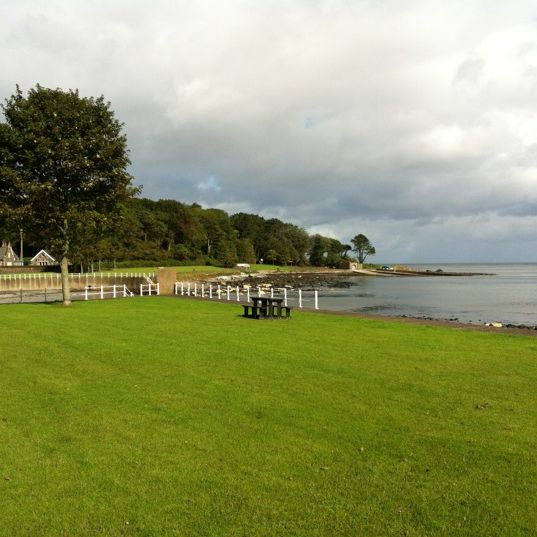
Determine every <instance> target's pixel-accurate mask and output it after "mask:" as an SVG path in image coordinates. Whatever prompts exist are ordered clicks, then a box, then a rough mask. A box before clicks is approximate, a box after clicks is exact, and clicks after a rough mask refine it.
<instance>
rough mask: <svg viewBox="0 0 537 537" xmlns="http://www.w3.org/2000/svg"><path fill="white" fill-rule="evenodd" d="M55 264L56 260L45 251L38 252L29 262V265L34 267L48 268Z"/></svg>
mask: <svg viewBox="0 0 537 537" xmlns="http://www.w3.org/2000/svg"><path fill="white" fill-rule="evenodd" d="M57 264H58V263H57V262H56V260H55V259H54V258H53V257H52V256H51V255H50V254H49V253H48V252H47V251H46V250H39V252H37V254H35V255H34V257H32V259H31V261H30V265H33V266H34V267H35V266H38V267H48V266H50V265H57Z"/></svg>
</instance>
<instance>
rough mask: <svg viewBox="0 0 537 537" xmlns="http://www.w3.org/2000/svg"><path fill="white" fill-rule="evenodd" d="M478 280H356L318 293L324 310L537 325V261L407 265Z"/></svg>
mask: <svg viewBox="0 0 537 537" xmlns="http://www.w3.org/2000/svg"><path fill="white" fill-rule="evenodd" d="M407 266H409V267H412V268H415V269H419V270H430V271H431V272H435V271H437V270H438V269H440V270H442V271H444V272H465V273H466V272H471V273H485V274H486V275H476V276H422V277H420V276H391V277H374V276H353V277H348V278H344V279H342V280H340V281H338V283H337V284H336V285H334V286H333V287H332V286H328V287H323V288H321V289H320V290H319V306H320V307H321V308H322V309H327V310H338V311H349V312H356V313H366V314H373V315H386V316H408V317H417V318H430V319H440V320H451V321H458V322H464V323H479V324H482V323H487V322H501V323H503V324H513V325H526V326H535V325H537V263H517V264H515V263H494V264H492V263H487V264H477V263H465V264H451V263H444V264H420V265H407Z"/></svg>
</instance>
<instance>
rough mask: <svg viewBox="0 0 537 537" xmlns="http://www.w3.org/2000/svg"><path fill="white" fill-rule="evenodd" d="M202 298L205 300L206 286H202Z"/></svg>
mask: <svg viewBox="0 0 537 537" xmlns="http://www.w3.org/2000/svg"><path fill="white" fill-rule="evenodd" d="M201 298H205V284H203V283H202V284H201Z"/></svg>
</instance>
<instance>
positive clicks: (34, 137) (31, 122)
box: [0, 85, 134, 304]
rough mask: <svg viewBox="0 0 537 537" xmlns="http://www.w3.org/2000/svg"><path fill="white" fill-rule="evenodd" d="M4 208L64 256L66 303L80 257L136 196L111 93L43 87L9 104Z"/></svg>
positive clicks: (1, 157) (0, 181) (1, 136)
mask: <svg viewBox="0 0 537 537" xmlns="http://www.w3.org/2000/svg"><path fill="white" fill-rule="evenodd" d="M2 110H3V112H4V116H5V119H6V121H5V122H3V123H0V200H1V205H0V211H1V212H2V213H3V214H4V216H5V219H6V220H7V221H8V222H11V223H15V222H17V223H18V225H21V226H22V227H24V229H25V232H26V233H27V234H29V235H30V238H31V239H33V240H34V241H42V243H45V244H46V245H47V247H48V248H50V249H51V251H52V252H53V254H54V255H55V256H58V257H60V258H61V259H62V274H63V276H64V277H63V278H62V281H63V291H64V303H66V304H68V303H69V302H70V297H69V286H68V277H67V271H68V261H71V262H74V261H76V260H77V259H78V258H80V257H82V256H83V255H84V249H85V248H87V246H88V245H89V244H92V247H95V245H96V244H97V243H98V242H99V241H100V240H102V239H103V237H105V236H106V234H107V232H110V231H111V230H112V229H113V228H114V225H115V224H116V220H117V219H116V216H117V215H118V214H119V212H118V208H119V206H120V205H121V204H122V203H124V202H125V201H127V200H128V199H129V197H131V195H132V194H133V193H134V189H133V188H132V187H131V181H132V177H131V176H130V175H129V173H128V172H127V166H128V164H129V158H128V150H127V140H126V136H125V134H123V132H122V127H123V126H122V124H121V123H119V121H118V120H117V119H116V118H115V117H114V113H113V112H112V110H111V109H110V103H108V102H106V101H105V100H104V97H98V98H93V97H81V96H80V95H79V92H78V91H77V90H69V91H63V90H61V89H48V88H44V87H42V86H39V85H37V86H36V87H35V88H32V89H30V90H29V91H28V93H27V95H24V94H23V92H22V91H21V90H20V88H19V87H18V86H17V90H16V92H15V94H14V95H12V96H11V97H10V98H8V99H7V100H6V102H5V104H4V105H3V106H2Z"/></svg>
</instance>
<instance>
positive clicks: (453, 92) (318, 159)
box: [0, 0, 537, 261]
mask: <svg viewBox="0 0 537 537" xmlns="http://www.w3.org/2000/svg"><path fill="white" fill-rule="evenodd" d="M0 21H2V22H0V47H1V50H2V51H3V53H2V55H1V56H0V69H1V72H2V77H1V79H0V93H1V94H2V95H4V96H6V97H7V96H8V95H10V94H11V93H13V90H14V86H15V83H19V84H21V86H22V87H23V89H27V88H29V87H31V86H33V85H35V83H37V82H39V83H41V84H43V85H45V86H50V87H56V86H59V87H64V88H70V87H78V88H80V90H81V92H82V93H83V94H91V95H99V94H104V95H105V96H106V98H107V99H109V100H110V101H111V102H112V107H113V109H114V110H116V112H117V115H118V117H119V118H120V119H121V120H122V121H124V122H125V124H126V129H127V133H128V136H129V142H130V147H131V150H132V152H131V157H132V161H133V167H132V168H133V173H134V174H135V176H136V177H137V180H138V181H139V182H140V183H143V184H144V194H145V195H147V196H151V197H166V198H169V197H175V198H177V199H180V200H183V201H186V202H193V201H199V202H202V203H206V204H210V205H212V206H219V207H222V208H226V210H230V211H233V210H235V209H236V210H242V211H253V212H260V213H262V214H264V215H266V216H272V215H274V216H278V217H281V218H285V219H287V220H291V221H294V222H296V223H299V224H302V225H305V226H307V227H308V228H309V229H311V230H325V232H327V233H328V232H331V233H333V234H334V235H335V236H337V237H338V238H340V239H341V240H344V241H348V240H349V239H350V237H352V236H353V235H355V234H356V233H358V232H365V231H367V232H368V233H366V234H368V236H369V234H370V235H372V236H377V237H378V238H377V242H379V247H377V251H379V252H382V251H384V252H391V253H393V255H394V256H396V255H397V256H402V257H405V256H406V260H407V261H411V260H412V256H414V258H416V259H420V260H426V258H427V257H428V256H429V257H430V260H433V261H434V260H435V259H438V258H440V257H441V256H442V255H443V253H444V252H445V248H444V247H443V243H444V242H445V241H451V242H450V245H451V246H450V255H452V256H456V257H458V258H459V259H462V257H464V256H468V257H467V258H466V259H472V255H474V256H475V257H476V258H479V259H483V258H484V257H487V256H489V258H490V259H494V256H495V255H499V254H498V250H497V249H495V248H494V245H493V243H494V241H493V238H494V237H496V238H498V237H502V240H503V237H506V239H505V240H506V241H507V242H509V240H510V241H511V243H510V244H511V246H510V247H509V248H508V249H507V250H508V251H509V252H510V253H511V254H512V255H515V254H517V251H518V250H517V245H519V254H518V258H519V259H522V258H527V259H529V258H532V256H533V254H532V249H530V248H528V242H527V241H528V240H530V238H528V237H529V236H530V235H531V233H532V231H533V229H534V228H533V227H532V226H533V225H534V223H535V222H534V221H533V218H534V217H535V215H536V214H537V199H536V192H537V189H536V187H537V174H536V171H535V170H536V166H537V163H536V156H537V149H536V148H537V134H536V132H537V128H536V127H537V104H536V103H537V101H536V100H535V94H536V92H535V89H536V87H537V24H536V22H535V11H534V6H533V5H532V2H526V1H516V2H509V3H507V2H500V1H493V0H487V1H486V0H473V1H471V2H467V1H462V0H454V1H453V2H441V1H439V0H438V1H436V0H433V1H425V0H410V1H408V2H400V1H395V0H379V1H378V2H365V1H356V2H345V1H343V0H338V1H336V0H325V1H321V0H319V1H306V0H303V1H297V2H293V3H292V4H289V3H284V2H281V1H277V0H270V1H267V2H248V1H244V0H232V1H229V2H217V1H203V2H201V1H200V2H187V1H186V0H183V1H177V2H171V1H165V0H160V1H155V2H152V3H146V2H139V1H135V2H132V1H129V2H127V1H126V0H115V1H108V2H105V1H104V0H99V1H94V2H91V3H90V2H83V1H81V0H71V1H68V0H55V1H47V2H45V1H37V0H36V1H32V0H26V1H21V2H18V3H14V2H11V1H8V0H0ZM211 177H213V180H212V182H211V179H210V178H211ZM499 226H500V228H501V231H500V229H499ZM468 229H472V230H473V229H478V230H479V233H477V232H476V233H474V232H468ZM459 233H464V234H465V236H466V238H467V242H468V243H469V244H471V246H468V247H463V246H462V245H461V243H460V242H457V240H456V237H457V235H458V234H459ZM450 237H451V238H450ZM522 237H523V238H522ZM507 250H505V249H504V250H503V251H504V252H505V251H507ZM533 251H535V250H534V249H533ZM472 252H473V254H472ZM502 255H503V254H502ZM461 256H462V257H461ZM385 257H386V259H387V260H389V257H390V256H389V254H387V255H386V256H385Z"/></svg>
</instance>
